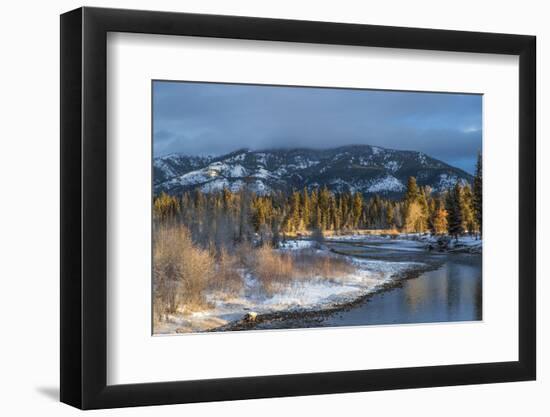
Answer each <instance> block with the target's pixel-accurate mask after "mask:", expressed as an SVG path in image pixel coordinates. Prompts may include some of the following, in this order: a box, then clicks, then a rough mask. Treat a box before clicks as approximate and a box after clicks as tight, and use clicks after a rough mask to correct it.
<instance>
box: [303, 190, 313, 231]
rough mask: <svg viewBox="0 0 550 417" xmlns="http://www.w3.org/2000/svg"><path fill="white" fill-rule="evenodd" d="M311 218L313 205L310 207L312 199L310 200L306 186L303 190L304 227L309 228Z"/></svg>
mask: <svg viewBox="0 0 550 417" xmlns="http://www.w3.org/2000/svg"><path fill="white" fill-rule="evenodd" d="M310 218H311V207H310V201H309V195H308V192H307V188H306V187H304V190H303V191H302V221H303V223H304V228H305V229H308V228H309V226H310V222H311V220H310Z"/></svg>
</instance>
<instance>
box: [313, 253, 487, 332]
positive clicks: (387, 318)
mask: <svg viewBox="0 0 550 417" xmlns="http://www.w3.org/2000/svg"><path fill="white" fill-rule="evenodd" d="M424 256H425V255H424ZM442 260H443V263H442V265H441V267H440V268H438V269H437V270H434V271H429V272H425V273H423V274H422V275H421V276H419V277H418V278H414V279H410V280H406V281H404V282H403V283H402V285H401V286H400V287H398V288H395V289H392V290H390V291H386V292H383V293H379V294H376V295H374V296H373V297H371V298H370V299H369V300H368V301H367V302H364V303H362V304H359V305H358V306H356V307H354V308H353V309H351V310H349V311H345V312H341V313H338V314H335V315H333V316H331V317H328V318H326V319H325V321H324V323H323V324H324V325H330V326H338V325H342V326H349V325H365V324H390V323H426V322H448V321H473V320H481V319H482V279H481V256H479V255H466V254H462V255H459V254H453V255H443V258H442Z"/></svg>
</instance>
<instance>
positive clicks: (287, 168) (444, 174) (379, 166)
mask: <svg viewBox="0 0 550 417" xmlns="http://www.w3.org/2000/svg"><path fill="white" fill-rule="evenodd" d="M153 168H154V191H155V193H156V194H158V193H160V192H162V191H164V192H167V193H169V194H178V193H181V192H183V191H190V190H194V189H197V188H198V189H200V190H202V191H203V192H215V191H221V190H223V189H224V188H227V189H229V190H232V191H236V190H239V189H241V188H242V187H247V188H248V189H250V190H251V191H254V192H256V193H259V194H266V193H269V192H272V191H278V190H281V191H291V190H293V189H296V190H300V189H303V188H304V187H307V188H308V189H312V188H316V187H323V186H327V187H328V188H329V189H330V190H331V191H333V192H344V191H351V192H362V193H364V194H366V195H369V194H382V195H386V196H395V197H397V196H400V195H402V194H403V192H404V191H405V189H406V184H407V179H408V178H409V177H410V176H414V177H416V178H417V181H418V183H419V184H420V185H429V186H431V187H432V188H433V189H434V190H435V191H440V190H442V189H445V188H448V187H449V186H452V185H453V184H454V183H456V182H457V181H461V182H470V181H471V180H472V177H471V175H469V174H467V173H466V172H464V171H462V170H461V169H458V168H455V167H452V166H450V165H448V164H446V163H444V162H442V161H439V160H437V159H434V158H431V157H430V156H428V155H426V154H424V153H421V152H413V151H400V150H393V149H385V148H381V147H377V146H369V145H352V146H343V147H338V148H333V149H324V150H316V149H298V148H297V149H272V150H263V151H250V150H246V149H242V150H238V151H235V152H232V153H230V154H227V155H222V156H218V157H196V156H185V155H182V154H172V155H168V156H163V157H158V158H155V159H154V163H153Z"/></svg>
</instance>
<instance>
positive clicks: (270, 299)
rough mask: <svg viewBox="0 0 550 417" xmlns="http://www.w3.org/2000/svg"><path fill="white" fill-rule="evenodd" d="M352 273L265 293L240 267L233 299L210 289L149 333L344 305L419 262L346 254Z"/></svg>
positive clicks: (296, 244) (298, 243) (299, 244)
mask: <svg viewBox="0 0 550 417" xmlns="http://www.w3.org/2000/svg"><path fill="white" fill-rule="evenodd" d="M311 244H312V242H311V241H306V240H287V241H286V242H285V243H284V244H282V247H281V249H280V250H283V251H289V250H292V251H293V250H304V249H305V250H311V249H309V248H310V246H311ZM317 251H318V252H319V253H320V255H323V256H341V255H334V254H330V253H329V252H328V251H327V250H326V249H317ZM351 261H352V263H353V264H354V266H355V267H356V269H355V271H354V272H353V273H352V274H350V275H347V276H344V277H339V278H330V277H328V278H327V277H316V278H314V279H310V280H298V281H293V282H292V283H291V284H290V285H289V286H287V287H284V288H281V289H280V290H279V291H278V292H276V293H274V294H271V295H268V294H266V293H265V292H264V291H263V290H262V286H261V284H260V282H259V281H258V280H257V279H256V278H255V277H254V276H253V275H251V274H250V273H248V272H246V271H243V272H242V276H243V280H244V285H243V289H242V291H241V293H240V294H239V295H237V296H234V297H230V298H228V297H227V294H223V293H216V292H212V293H209V294H208V295H207V301H208V303H209V304H210V305H211V306H212V307H211V308H210V309H208V310H205V311H201V312H194V313H188V314H178V315H173V316H170V317H169V320H168V322H165V323H162V324H160V325H158V326H157V327H155V333H157V334H162V333H189V332H200V331H205V330H210V329H214V328H216V327H220V326H223V325H226V324H228V323H230V322H233V321H237V320H240V319H242V318H243V317H244V316H245V315H246V314H247V313H248V312H256V313H258V314H265V313H273V312H280V311H311V310H324V309H329V308H333V307H335V306H338V305H343V304H347V303H350V302H352V301H354V300H356V299H358V298H360V297H363V296H365V295H367V294H369V293H373V292H375V291H377V290H379V289H380V288H381V287H382V286H384V285H385V284H388V283H390V282H391V281H392V280H394V279H396V278H397V277H398V276H399V275H400V274H402V273H404V272H406V271H409V270H412V269H416V268H421V267H423V266H424V264H422V263H418V262H388V261H379V260H369V259H359V258H351Z"/></svg>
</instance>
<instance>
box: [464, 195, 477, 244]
mask: <svg viewBox="0 0 550 417" xmlns="http://www.w3.org/2000/svg"><path fill="white" fill-rule="evenodd" d="M460 211H461V215H462V229H463V230H464V231H467V232H468V233H469V234H470V235H471V234H473V233H474V231H475V229H476V228H477V225H476V219H475V210H474V203H473V194H472V189H471V188H470V186H469V185H468V184H466V185H465V186H464V187H462V192H461V194H460Z"/></svg>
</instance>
